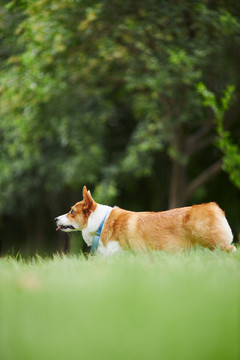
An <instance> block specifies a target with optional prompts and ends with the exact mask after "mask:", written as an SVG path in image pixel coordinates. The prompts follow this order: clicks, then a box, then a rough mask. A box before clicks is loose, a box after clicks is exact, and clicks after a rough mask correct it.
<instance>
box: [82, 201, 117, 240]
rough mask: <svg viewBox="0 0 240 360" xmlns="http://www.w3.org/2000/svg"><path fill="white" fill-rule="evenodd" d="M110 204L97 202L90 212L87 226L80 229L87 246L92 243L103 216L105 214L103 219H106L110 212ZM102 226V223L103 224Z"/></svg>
mask: <svg viewBox="0 0 240 360" xmlns="http://www.w3.org/2000/svg"><path fill="white" fill-rule="evenodd" d="M112 209H113V208H112V207H111V206H107V205H101V204H97V208H96V209H95V211H94V212H92V213H91V214H90V216H89V218H88V223H87V226H86V227H85V228H84V229H83V230H82V236H83V239H84V241H85V242H86V244H87V245H88V246H91V245H92V243H93V237H94V235H95V233H96V231H97V229H98V228H99V226H100V225H101V222H102V221H103V219H104V217H105V216H106V214H107V217H106V219H105V221H106V220H107V218H108V216H109V214H110V212H111V211H112ZM103 226H104V225H103Z"/></svg>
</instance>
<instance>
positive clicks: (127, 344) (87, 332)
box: [0, 249, 240, 360]
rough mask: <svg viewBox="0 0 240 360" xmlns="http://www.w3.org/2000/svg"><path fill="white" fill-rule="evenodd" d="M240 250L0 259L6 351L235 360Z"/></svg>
mask: <svg viewBox="0 0 240 360" xmlns="http://www.w3.org/2000/svg"><path fill="white" fill-rule="evenodd" d="M239 309H240V250H238V252H237V253H235V254H226V253H222V252H221V251H218V250H217V251H214V252H211V251H208V250H201V249H196V250H193V251H191V252H186V253H179V254H166V253H150V254H131V253H125V254H124V255H123V256H120V257H114V258H110V259H104V258H98V257H95V258H92V259H89V260H86V259H85V258H84V257H81V256H79V257H74V256H72V257H67V256H64V257H55V258H54V259H45V260H44V259H41V258H39V259H38V260H35V261H28V262H27V261H23V260H21V259H20V260H18V261H16V260H14V259H12V258H2V259H0V359H1V360H8V359H14V360H15V359H23V360H28V359H29V360H30V359H31V360H38V359H39V360H40V359H41V360H47V359H51V360H55V359H57V360H61V359H64V360H65V359H66V360H67V359H69V360H74V359H83V360H87V359H104V360H107V359H111V360H112V359H114V360H115V359H139V360H141V359H163V360H165V359H166V360H167V359H174V360H175V359H176V360H181V359H183V360H188V359H189V360H193V359H194V360H195V359H204V360H206V359H218V360H220V359H227V360H231V359H239V358H240V329H239V328H240V324H239V317H240V310H239Z"/></svg>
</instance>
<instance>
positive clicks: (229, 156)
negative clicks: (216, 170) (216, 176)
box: [197, 83, 240, 188]
mask: <svg viewBox="0 0 240 360" xmlns="http://www.w3.org/2000/svg"><path fill="white" fill-rule="evenodd" d="M197 88H198V91H199V93H200V94H201V95H202V96H203V98H204V105H205V106H209V107H210V108H211V109H212V110H213V113H214V116H215V122H216V129H217V134H218V137H217V140H216V145H217V146H218V147H219V149H220V150H221V151H222V152H223V154H224V156H223V169H224V170H225V171H226V172H227V173H229V175H230V179H231V181H232V182H233V183H234V184H235V185H236V186H237V187H238V188H240V147H239V146H237V145H236V144H234V143H233V141H232V139H231V134H230V132H229V131H226V130H225V129H224V115H225V112H226V111H227V110H228V108H229V103H230V100H231V97H232V94H233V92H234V86H231V85H229V86H228V87H227V88H226V90H225V91H224V95H223V97H221V99H220V103H218V101H217V99H216V96H215V95H214V94H213V93H212V92H211V91H209V90H208V89H207V88H206V86H205V85H204V84H202V83H199V84H198V86H197Z"/></svg>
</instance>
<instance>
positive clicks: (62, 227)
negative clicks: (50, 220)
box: [54, 217, 75, 231]
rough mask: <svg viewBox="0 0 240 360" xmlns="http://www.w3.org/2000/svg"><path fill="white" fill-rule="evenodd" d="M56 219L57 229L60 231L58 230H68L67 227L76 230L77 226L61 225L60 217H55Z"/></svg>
mask: <svg viewBox="0 0 240 360" xmlns="http://www.w3.org/2000/svg"><path fill="white" fill-rule="evenodd" d="M54 221H55V223H56V226H57V229H56V231H58V230H67V229H69V230H74V229H75V227H74V226H72V225H61V224H59V218H58V217H56V218H55V219H54Z"/></svg>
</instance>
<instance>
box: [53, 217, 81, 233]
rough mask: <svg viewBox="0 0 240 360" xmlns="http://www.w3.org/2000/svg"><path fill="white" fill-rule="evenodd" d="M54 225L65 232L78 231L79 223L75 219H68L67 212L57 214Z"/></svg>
mask: <svg viewBox="0 0 240 360" xmlns="http://www.w3.org/2000/svg"><path fill="white" fill-rule="evenodd" d="M56 225H57V227H58V228H59V229H61V230H62V231H65V232H71V231H80V230H82V229H81V228H80V227H79V224H78V223H77V222H76V221H72V220H71V221H70V220H69V218H68V217H67V214H64V215H61V216H58V217H57V219H56Z"/></svg>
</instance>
